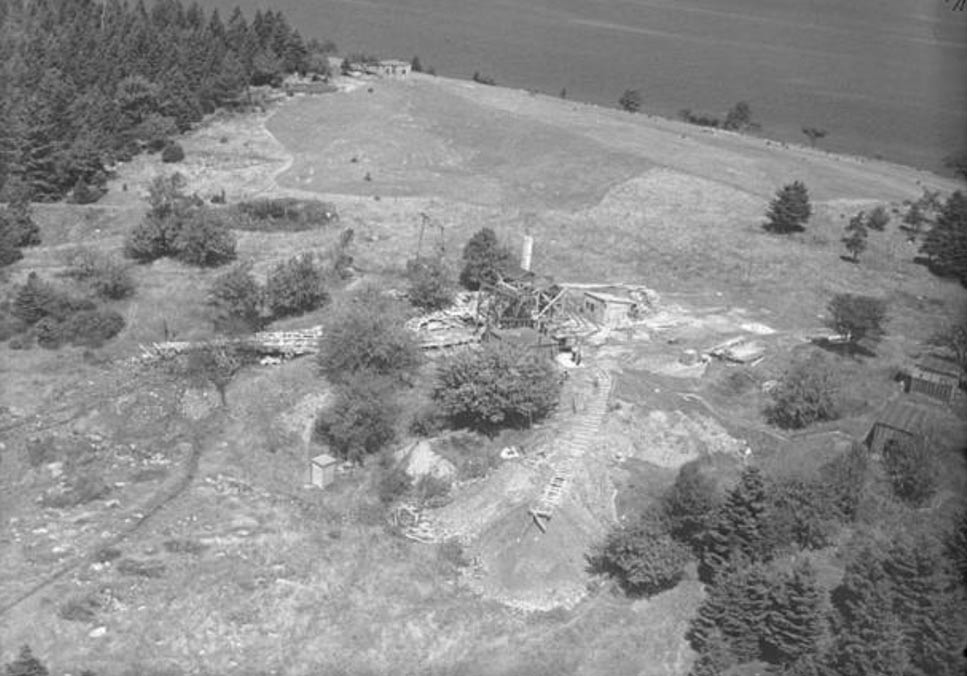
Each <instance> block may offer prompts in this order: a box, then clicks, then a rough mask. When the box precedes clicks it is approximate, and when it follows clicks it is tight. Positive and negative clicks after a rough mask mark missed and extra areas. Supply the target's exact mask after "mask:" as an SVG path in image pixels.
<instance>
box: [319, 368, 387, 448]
mask: <svg viewBox="0 0 967 676" xmlns="http://www.w3.org/2000/svg"><path fill="white" fill-rule="evenodd" d="M394 389H395V383H394V381H393V379H391V378H387V377H385V376H379V375H374V374H372V373H367V372H362V371H361V372H358V373H354V374H352V375H350V376H349V377H348V378H346V379H344V380H343V381H342V382H341V383H340V385H339V388H338V390H337V391H336V400H335V402H334V403H333V404H332V406H331V407H330V408H328V409H326V410H324V411H322V412H321V413H320V414H319V417H318V418H317V419H316V423H315V431H316V434H317V435H318V436H320V437H321V438H323V439H325V440H326V441H327V442H328V443H329V445H330V447H331V448H332V449H333V451H335V453H336V454H337V455H339V456H340V457H342V458H345V459H347V460H351V461H353V462H361V461H362V459H363V457H365V456H366V455H370V454H372V453H377V452H379V451H380V450H382V449H383V448H384V447H385V446H386V445H387V444H389V443H390V442H391V441H392V440H393V439H394V438H395V436H396V431H395V429H396V428H395V426H396V421H397V419H398V417H399V413H400V411H399V407H398V405H397V404H396V401H395V397H394V394H393V392H394Z"/></svg>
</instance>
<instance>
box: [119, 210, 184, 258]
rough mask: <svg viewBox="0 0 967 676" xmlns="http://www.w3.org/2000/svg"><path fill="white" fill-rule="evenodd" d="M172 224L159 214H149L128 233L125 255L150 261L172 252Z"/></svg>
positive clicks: (125, 242)
mask: <svg viewBox="0 0 967 676" xmlns="http://www.w3.org/2000/svg"><path fill="white" fill-rule="evenodd" d="M173 235H174V233H173V231H172V224H171V223H168V222H167V221H166V220H165V219H163V218H158V217H157V216H151V215H149V216H147V217H145V219H144V220H142V221H141V222H140V223H138V224H137V225H136V226H134V228H133V229H132V230H131V232H130V233H128V236H127V239H125V241H124V255H125V256H127V257H128V258H132V259H134V260H136V261H138V262H139V263H150V262H151V261H153V260H157V259H159V258H163V257H165V256H167V255H169V254H170V253H171V240H172V239H173Z"/></svg>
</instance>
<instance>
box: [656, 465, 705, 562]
mask: <svg viewBox="0 0 967 676" xmlns="http://www.w3.org/2000/svg"><path fill="white" fill-rule="evenodd" d="M702 469H703V468H702V465H701V464H700V463H699V462H698V461H693V462H689V463H686V464H684V465H682V467H681V469H679V470H678V475H677V476H676V477H675V483H674V484H673V485H672V487H671V488H670V489H669V490H668V491H667V492H666V493H665V495H663V496H662V507H663V509H664V512H665V515H666V517H667V518H668V527H669V532H670V534H671V535H672V537H674V538H675V539H676V540H678V541H679V542H682V543H684V544H686V545H688V546H689V547H690V548H691V549H692V550H693V551H696V552H698V551H700V546H699V545H700V542H701V539H702V537H703V534H704V533H705V529H706V527H707V522H708V518H709V516H710V515H711V514H712V513H713V512H714V510H715V508H716V507H717V506H718V503H719V497H718V495H717V493H716V488H715V481H714V480H713V479H712V478H711V477H709V476H708V475H707V474H706V473H704V472H703V471H702Z"/></svg>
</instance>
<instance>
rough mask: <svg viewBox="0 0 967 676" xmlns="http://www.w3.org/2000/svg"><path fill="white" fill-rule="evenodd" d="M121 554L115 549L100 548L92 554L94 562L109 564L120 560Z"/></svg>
mask: <svg viewBox="0 0 967 676" xmlns="http://www.w3.org/2000/svg"><path fill="white" fill-rule="evenodd" d="M122 553H123V552H122V551H121V550H120V549H118V548H117V547H101V548H100V549H98V550H97V551H96V552H95V553H94V560H95V561H96V562H97V563H110V562H111V561H115V560H117V559H120V558H121V554H122Z"/></svg>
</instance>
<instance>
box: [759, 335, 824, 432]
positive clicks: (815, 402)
mask: <svg viewBox="0 0 967 676" xmlns="http://www.w3.org/2000/svg"><path fill="white" fill-rule="evenodd" d="M838 388H839V383H838V381H837V378H836V376H835V372H834V370H833V368H832V366H831V365H830V364H829V363H828V362H827V360H826V359H824V358H823V356H822V355H821V354H820V353H818V352H817V353H813V354H812V355H810V357H809V358H808V359H806V360H803V361H800V362H799V363H796V364H793V365H792V367H790V368H789V370H787V371H786V372H785V373H784V374H783V375H782V378H780V379H779V383H778V384H777V385H776V387H775V388H774V389H773V390H772V403H771V404H770V406H769V407H768V408H767V409H766V418H767V419H768V420H769V422H770V423H772V424H774V425H777V426H779V427H782V428H784V429H800V428H803V427H806V426H807V425H811V424H813V423H816V422H824V421H827V420H835V419H836V418H838V417H839V404H838V401H837V393H838Z"/></svg>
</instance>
